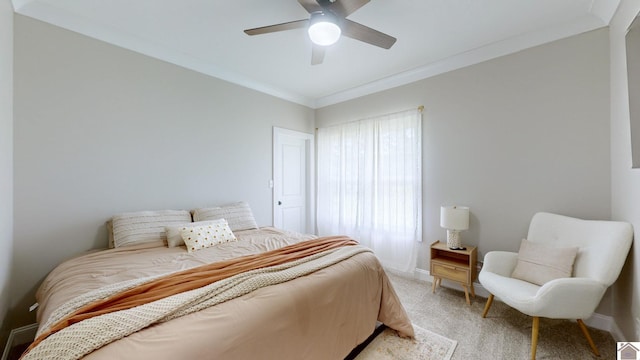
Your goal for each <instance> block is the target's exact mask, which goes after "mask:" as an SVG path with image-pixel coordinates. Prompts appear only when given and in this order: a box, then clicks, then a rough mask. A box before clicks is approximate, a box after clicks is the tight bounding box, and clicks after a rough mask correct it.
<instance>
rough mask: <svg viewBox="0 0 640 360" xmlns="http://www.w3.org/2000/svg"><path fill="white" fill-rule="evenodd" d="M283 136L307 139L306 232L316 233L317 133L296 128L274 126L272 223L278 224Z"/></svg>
mask: <svg viewBox="0 0 640 360" xmlns="http://www.w3.org/2000/svg"><path fill="white" fill-rule="evenodd" d="M282 136H288V137H295V138H298V139H300V140H304V141H305V149H306V154H305V155H306V156H305V157H306V171H305V178H306V179H305V182H306V184H305V197H306V198H305V203H306V211H305V217H306V224H307V228H306V233H309V234H315V233H316V216H315V214H316V206H315V151H314V150H315V135H314V134H310V133H305V132H300V131H295V130H289V129H284V128H279V127H276V126H274V127H273V153H272V163H273V169H272V174H273V176H272V180H271V183H272V184H273V186H272V189H271V190H272V191H271V202H272V209H273V210H272V212H273V215H272V224H273V226H275V227H277V224H276V211H277V210H278V204H277V202H278V199H276V186H278V179H277V177H278V176H280V175H279V174H281V173H282V171H279V170H280V167H281V166H282V164H280V159H281V157H280V156H278V155H279V154H278V151H279V149H280V146H279V145H280V138H281V137H282Z"/></svg>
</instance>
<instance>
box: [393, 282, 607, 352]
mask: <svg viewBox="0 0 640 360" xmlns="http://www.w3.org/2000/svg"><path fill="white" fill-rule="evenodd" d="M389 278H390V279H391V282H392V283H393V287H394V289H395V290H396V292H397V293H398V296H399V297H400V300H401V301H402V304H403V305H404V308H405V310H407V313H408V314H409V317H410V318H411V321H412V322H413V323H414V324H416V325H418V326H420V327H422V328H424V329H426V330H430V331H433V332H435V333H437V334H440V335H442V336H445V337H448V338H450V339H453V340H455V341H457V342H458V345H457V346H456V349H455V351H454V353H453V356H452V357H451V360H463V359H464V360H466V359H481V360H483V359H486V360H494V359H510V360H511V359H528V358H529V350H530V346H531V318H530V317H529V316H526V315H524V314H522V313H520V312H518V311H517V310H514V309H512V308H510V307H509V306H507V305H505V304H504V303H502V302H499V301H497V300H496V301H494V302H493V305H492V306H491V310H490V311H489V314H488V315H487V318H486V319H483V318H482V310H483V309H484V304H485V302H486V298H481V297H476V298H475V299H474V298H471V306H469V305H467V303H466V302H465V298H464V292H462V290H461V288H460V290H454V289H457V288H458V287H457V285H455V284H454V283H450V286H451V287H452V288H453V289H448V288H445V287H440V288H438V289H436V292H435V294H432V293H431V283H430V282H425V281H417V280H413V279H407V278H404V277H400V276H397V275H394V274H389ZM443 285H449V284H447V283H446V280H443ZM589 332H590V333H591V337H592V338H593V341H594V342H595V344H596V346H597V347H598V349H599V350H600V354H601V357H600V358H598V357H596V356H595V355H593V353H592V352H591V350H590V348H589V344H588V343H587V340H586V339H585V337H584V336H583V335H582V332H581V331H580V328H579V327H578V325H577V324H576V323H575V322H574V321H569V320H552V319H540V333H539V338H538V349H537V359H538V360H550V359H554V360H576V359H580V360H584V359H616V342H615V340H614V339H613V337H612V336H611V334H609V333H608V332H606V331H602V330H597V329H593V328H590V329H589Z"/></svg>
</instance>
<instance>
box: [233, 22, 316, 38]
mask: <svg viewBox="0 0 640 360" xmlns="http://www.w3.org/2000/svg"><path fill="white" fill-rule="evenodd" d="M308 23H309V19H304V20H296V21H289V22H286V23H282V24H276V25H269V26H263V27H258V28H253V29H247V30H245V31H244V32H245V33H246V34H247V35H260V34H267V33H272V32H276V31H285V30H292V29H300V28H304V27H307V24H308Z"/></svg>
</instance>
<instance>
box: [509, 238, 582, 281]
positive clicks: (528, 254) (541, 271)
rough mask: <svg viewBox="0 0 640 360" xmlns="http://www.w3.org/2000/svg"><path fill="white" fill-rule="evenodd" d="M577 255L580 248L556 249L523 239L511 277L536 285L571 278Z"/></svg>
mask: <svg viewBox="0 0 640 360" xmlns="http://www.w3.org/2000/svg"><path fill="white" fill-rule="evenodd" d="M577 254H578V247H555V246H550V245H547V244H544V243H534V242H530V241H527V240H526V239H523V240H522V242H521V243H520V251H519V252H518V262H517V263H516V268H515V269H514V270H513V273H512V274H511V277H512V278H515V279H520V280H524V281H528V282H530V283H533V284H536V285H543V284H545V283H547V282H549V281H551V280H554V279H559V278H566V277H571V273H572V271H573V263H574V261H575V259H576V255H577Z"/></svg>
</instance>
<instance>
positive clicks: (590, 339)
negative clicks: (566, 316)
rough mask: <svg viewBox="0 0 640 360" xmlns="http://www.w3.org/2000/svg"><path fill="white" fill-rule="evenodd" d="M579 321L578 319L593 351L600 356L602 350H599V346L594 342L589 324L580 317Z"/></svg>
mask: <svg viewBox="0 0 640 360" xmlns="http://www.w3.org/2000/svg"><path fill="white" fill-rule="evenodd" d="M577 321H578V325H579V326H580V330H582V333H583V334H584V337H586V338H587V341H588V342H589V346H591V351H593V353H594V354H596V356H600V352H598V348H597V347H596V344H595V343H594V342H593V339H592V338H591V335H589V329H587V326H586V325H585V324H584V321H582V319H578V320H577Z"/></svg>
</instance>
